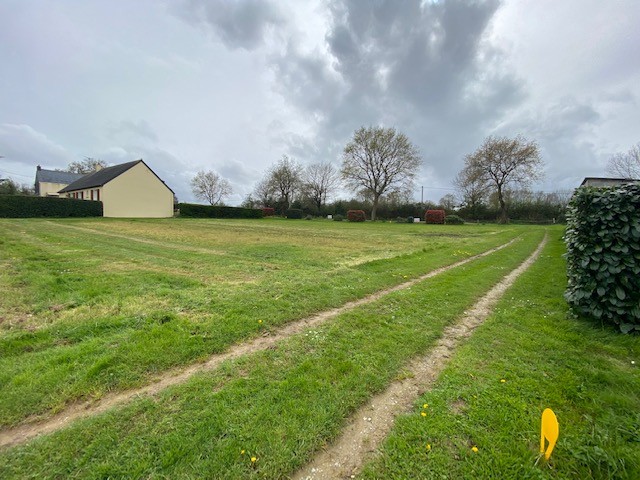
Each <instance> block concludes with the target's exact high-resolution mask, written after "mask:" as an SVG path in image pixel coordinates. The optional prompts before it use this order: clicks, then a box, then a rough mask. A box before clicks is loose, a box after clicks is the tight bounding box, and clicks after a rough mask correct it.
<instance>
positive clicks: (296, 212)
mask: <svg viewBox="0 0 640 480" xmlns="http://www.w3.org/2000/svg"><path fill="white" fill-rule="evenodd" d="M285 216H286V217H287V218H293V219H300V218H302V210H301V209H299V208H290V209H289V210H287V211H286V213H285Z"/></svg>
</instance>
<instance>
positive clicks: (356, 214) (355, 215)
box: [347, 210, 367, 222]
mask: <svg viewBox="0 0 640 480" xmlns="http://www.w3.org/2000/svg"><path fill="white" fill-rule="evenodd" d="M366 219H367V216H366V214H365V213H364V210H349V211H348V212H347V220H349V221H350V222H364V221H365V220H366Z"/></svg>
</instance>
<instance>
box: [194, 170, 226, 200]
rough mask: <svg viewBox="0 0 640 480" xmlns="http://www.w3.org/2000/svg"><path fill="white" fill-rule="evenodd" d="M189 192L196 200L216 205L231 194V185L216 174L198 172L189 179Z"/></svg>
mask: <svg viewBox="0 0 640 480" xmlns="http://www.w3.org/2000/svg"><path fill="white" fill-rule="evenodd" d="M191 191H192V192H193V194H194V195H195V197H196V198H198V199H200V200H205V201H207V202H209V204H210V205H218V204H220V203H221V202H222V200H223V199H224V198H225V197H228V196H229V195H231V194H232V193H233V190H232V189H231V184H230V183H229V181H228V180H227V179H225V178H222V177H221V176H220V175H218V174H217V173H216V172H212V171H208V172H205V171H204V170H200V171H199V172H198V173H197V174H196V176H195V177H193V178H192V179H191Z"/></svg>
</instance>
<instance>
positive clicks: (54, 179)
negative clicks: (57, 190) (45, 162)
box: [36, 168, 84, 185]
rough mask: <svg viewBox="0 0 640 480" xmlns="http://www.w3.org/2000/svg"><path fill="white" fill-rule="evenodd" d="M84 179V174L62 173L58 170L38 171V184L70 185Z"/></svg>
mask: <svg viewBox="0 0 640 480" xmlns="http://www.w3.org/2000/svg"><path fill="white" fill-rule="evenodd" d="M82 177H84V174H82V173H71V172H60V171H58V170H45V169H44V168H41V169H40V170H36V184H37V183H40V182H46V183H64V184H66V185H68V184H69V183H72V182H75V181H76V180H79V179H80V178H82Z"/></svg>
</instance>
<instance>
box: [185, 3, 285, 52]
mask: <svg viewBox="0 0 640 480" xmlns="http://www.w3.org/2000/svg"><path fill="white" fill-rule="evenodd" d="M179 13H180V15H181V16H182V17H183V18H186V19H187V20H189V21H192V22H197V23H203V24H205V25H207V26H208V27H210V28H211V29H212V31H213V33H214V34H215V35H216V36H217V37H219V39H220V41H222V43H224V44H225V45H226V46H227V47H228V48H231V49H236V48H243V49H245V50H253V49H255V48H257V47H259V46H260V45H261V44H262V43H263V42H264V41H265V37H266V35H267V33H268V32H269V31H270V30H271V29H274V28H276V27H279V26H282V25H283V24H285V23H286V18H285V16H284V14H283V13H282V12H281V11H280V9H279V8H278V7H277V5H276V4H275V3H272V2H268V1H261V0H245V1H238V2H236V1H233V0H215V1H206V0H190V1H187V2H186V3H185V4H184V5H183V7H182V9H181V10H180V11H179Z"/></svg>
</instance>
